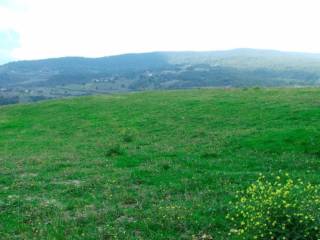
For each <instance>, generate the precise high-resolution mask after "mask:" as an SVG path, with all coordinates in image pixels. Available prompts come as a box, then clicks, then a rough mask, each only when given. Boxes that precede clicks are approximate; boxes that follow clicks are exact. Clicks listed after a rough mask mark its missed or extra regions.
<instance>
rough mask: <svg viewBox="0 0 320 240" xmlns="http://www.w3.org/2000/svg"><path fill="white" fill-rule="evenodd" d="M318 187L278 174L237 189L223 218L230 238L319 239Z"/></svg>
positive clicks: (319, 206)
mask: <svg viewBox="0 0 320 240" xmlns="http://www.w3.org/2000/svg"><path fill="white" fill-rule="evenodd" d="M319 193H320V187H319V186H318V185H312V184H310V183H304V182H303V181H302V180H300V179H299V180H296V181H294V180H292V179H291V178H290V177H289V175H288V174H280V175H279V176H276V177H275V179H274V180H272V181H268V180H267V179H266V178H265V177H264V176H262V175H261V176H260V177H259V179H258V180H257V181H256V182H255V183H253V184H252V185H250V186H249V187H248V188H247V189H246V190H244V191H240V192H237V195H236V202H232V203H230V209H229V210H230V213H229V214H228V215H227V219H228V220H229V221H230V223H231V229H230V232H229V237H230V238H231V239H283V240H285V239H287V240H293V239H295V240H300V239H301V240H302V239H303V240H308V239H310V240H315V239H320V195H319Z"/></svg>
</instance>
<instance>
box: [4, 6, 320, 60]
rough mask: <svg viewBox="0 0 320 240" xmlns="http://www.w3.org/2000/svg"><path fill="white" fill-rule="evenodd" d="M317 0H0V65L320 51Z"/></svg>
mask: <svg viewBox="0 0 320 240" xmlns="http://www.w3.org/2000/svg"><path fill="white" fill-rule="evenodd" d="M319 11H320V1H319V0H0V63H3V62H7V61H10V60H14V59H39V58H49V57H60V56H88V57H99V56H106V55H114V54H120V53H128V52H148V51H164V50H165V51H168V50H221V49H232V48H264V49H278V50H288V51H304V52H319V53H320V31H319V23H320V14H319Z"/></svg>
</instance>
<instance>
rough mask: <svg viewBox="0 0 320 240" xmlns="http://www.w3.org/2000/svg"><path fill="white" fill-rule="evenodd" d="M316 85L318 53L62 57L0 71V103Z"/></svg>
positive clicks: (20, 63) (319, 65)
mask: <svg viewBox="0 0 320 240" xmlns="http://www.w3.org/2000/svg"><path fill="white" fill-rule="evenodd" d="M319 84H320V55H319V54H307V53H294V52H280V51H273V50H255V49H235V50H229V51H212V52H152V53H141V54H125V55H118V56H110V57H102V58H83V57H64V58H55V59H45V60H34V61H18V62H12V63H8V64H5V65H2V66H0V103H1V102H8V99H11V98H14V99H15V101H30V100H34V99H36V100H37V99H43V98H57V97H64V96H74V95H88V94H96V93H112V92H127V91H141V90H152V89H179V88H194V87H251V86H317V85H319ZM9 102H11V101H10V100H9Z"/></svg>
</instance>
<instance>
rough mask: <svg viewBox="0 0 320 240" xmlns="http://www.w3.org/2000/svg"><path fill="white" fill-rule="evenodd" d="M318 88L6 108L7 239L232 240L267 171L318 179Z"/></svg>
mask: <svg viewBox="0 0 320 240" xmlns="http://www.w3.org/2000/svg"><path fill="white" fill-rule="evenodd" d="M319 146H320V89H319V90H318V89H249V90H190V91H172V92H152V93H138V94H128V95H115V96H97V97H84V98H75V99H70V100H58V101H48V102H42V103H38V104H31V105H17V106H10V107H2V108H0V238H3V239H192V237H193V238H195V239H197V237H199V238H200V237H201V236H204V235H205V234H206V235H207V236H209V235H210V236H212V237H214V238H215V239H226V238H227V232H228V228H229V223H228V221H227V220H226V218H225V216H226V214H227V205H228V202H229V201H232V200H233V199H234V195H235V194H234V193H235V192H236V191H237V190H241V189H244V188H246V187H247V186H248V185H249V184H250V183H252V182H253V181H254V180H256V179H257V177H258V174H259V173H263V174H264V175H266V176H270V175H271V174H272V173H275V172H278V171H279V170H283V171H286V172H289V173H290V175H291V176H292V177H296V178H302V179H306V180H308V181H310V182H312V183H315V184H317V183H320V177H319V170H320V162H319V159H320V148H319Z"/></svg>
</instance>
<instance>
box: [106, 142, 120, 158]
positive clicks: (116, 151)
mask: <svg viewBox="0 0 320 240" xmlns="http://www.w3.org/2000/svg"><path fill="white" fill-rule="evenodd" d="M122 154H123V149H122V148H121V146H120V145H119V144H114V145H111V146H109V147H108V149H107V150H106V152H105V156H106V157H114V156H118V155H122Z"/></svg>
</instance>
